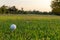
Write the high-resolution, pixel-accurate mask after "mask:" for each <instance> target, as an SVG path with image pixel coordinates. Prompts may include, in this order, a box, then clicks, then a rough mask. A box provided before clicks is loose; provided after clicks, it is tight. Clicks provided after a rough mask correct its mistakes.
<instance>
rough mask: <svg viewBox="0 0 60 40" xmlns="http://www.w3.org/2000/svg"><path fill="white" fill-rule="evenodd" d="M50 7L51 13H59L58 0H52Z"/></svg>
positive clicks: (59, 4) (59, 1) (59, 5)
mask: <svg viewBox="0 0 60 40" xmlns="http://www.w3.org/2000/svg"><path fill="white" fill-rule="evenodd" d="M51 8H52V12H53V13H55V14H60V0H54V1H52V3H51Z"/></svg>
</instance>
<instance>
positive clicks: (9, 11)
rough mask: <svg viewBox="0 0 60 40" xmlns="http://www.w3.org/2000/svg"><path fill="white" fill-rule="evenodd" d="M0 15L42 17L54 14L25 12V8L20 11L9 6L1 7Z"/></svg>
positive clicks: (34, 11)
mask: <svg viewBox="0 0 60 40" xmlns="http://www.w3.org/2000/svg"><path fill="white" fill-rule="evenodd" d="M0 14H41V15H51V14H52V12H41V11H36V10H33V11H24V9H23V8H21V10H18V9H17V8H16V7H15V6H12V7H8V6H5V5H3V6H1V7H0Z"/></svg>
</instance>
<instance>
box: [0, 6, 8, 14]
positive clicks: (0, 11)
mask: <svg viewBox="0 0 60 40" xmlns="http://www.w3.org/2000/svg"><path fill="white" fill-rule="evenodd" d="M7 8H8V7H7V6H5V5H3V6H2V7H1V8H0V13H6V12H7Z"/></svg>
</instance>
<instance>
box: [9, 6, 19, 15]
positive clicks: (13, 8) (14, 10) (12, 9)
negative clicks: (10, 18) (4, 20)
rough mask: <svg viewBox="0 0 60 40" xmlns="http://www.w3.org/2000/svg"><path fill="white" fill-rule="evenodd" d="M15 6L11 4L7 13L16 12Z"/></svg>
mask: <svg viewBox="0 0 60 40" xmlns="http://www.w3.org/2000/svg"><path fill="white" fill-rule="evenodd" d="M17 10H18V9H17V8H16V7H15V6H12V7H10V8H9V9H8V13H13V14H16V13H17Z"/></svg>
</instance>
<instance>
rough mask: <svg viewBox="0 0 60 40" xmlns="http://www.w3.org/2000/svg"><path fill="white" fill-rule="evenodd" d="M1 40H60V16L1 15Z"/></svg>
mask: <svg viewBox="0 0 60 40" xmlns="http://www.w3.org/2000/svg"><path fill="white" fill-rule="evenodd" d="M11 24H16V25H17V29H16V30H15V31H13V32H11V30H10V25H11ZM0 40H60V16H53V15H52V16H51V15H48V16H47V15H0Z"/></svg>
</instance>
